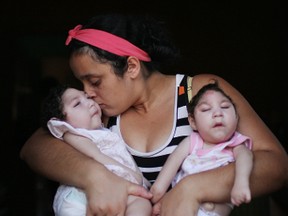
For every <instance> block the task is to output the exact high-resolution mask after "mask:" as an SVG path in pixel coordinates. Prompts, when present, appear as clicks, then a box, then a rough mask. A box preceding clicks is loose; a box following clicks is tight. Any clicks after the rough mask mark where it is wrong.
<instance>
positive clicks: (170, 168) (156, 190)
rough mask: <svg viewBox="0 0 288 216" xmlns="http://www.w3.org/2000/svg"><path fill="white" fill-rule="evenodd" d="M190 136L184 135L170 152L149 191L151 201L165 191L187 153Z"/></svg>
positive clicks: (158, 198)
mask: <svg viewBox="0 0 288 216" xmlns="http://www.w3.org/2000/svg"><path fill="white" fill-rule="evenodd" d="M189 146H190V137H186V138H185V139H184V140H183V141H182V142H181V143H180V144H179V145H178V146H177V148H176V149H175V150H174V151H173V152H172V153H171V154H170V156H169V157H168V159H167V161H166V162H165V164H164V166H163V168H162V170H161V172H160V173H159V175H158V177H157V179H156V181H155V182H154V183H153V185H152V187H151V189H150V191H151V192H152V194H153V198H152V202H153V203H157V202H158V201H159V200H160V199H161V198H162V196H163V195H164V194H165V192H166V191H167V189H168V187H169V185H170V184H171V182H172V180H173V178H174V177H175V175H176V173H177V171H178V169H179V167H180V166H181V164H182V162H183V160H184V159H185V158H186V157H187V155H188V154H189Z"/></svg>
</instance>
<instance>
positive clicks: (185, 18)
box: [0, 0, 288, 216]
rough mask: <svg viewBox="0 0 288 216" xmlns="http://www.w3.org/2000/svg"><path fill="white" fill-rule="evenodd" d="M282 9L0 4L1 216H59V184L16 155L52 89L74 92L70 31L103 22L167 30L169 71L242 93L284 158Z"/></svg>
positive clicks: (258, 210)
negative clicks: (121, 16) (111, 16)
mask: <svg viewBox="0 0 288 216" xmlns="http://www.w3.org/2000/svg"><path fill="white" fill-rule="evenodd" d="M194 2H195V3H194ZM284 2H285V1H278V0H276V1H272V0H267V1H247V2H245V1H189V0H186V1H183V0H178V1H174V0H171V1H156V0H154V1H151V0H144V1H127V0H118V1H116V0H106V1H97V0H93V1H92V0H82V1H68V0H65V1H63V0H62V1H61V0H58V1H51V0H50V1H36V0H30V1H25V0H22V1H20V0H17V1H9V2H8V1H5V2H1V4H0V52H1V58H0V59H1V60H0V70H1V75H0V76H1V79H0V82H1V83H0V86H1V91H0V92H1V93H0V94H1V105H0V107H1V109H0V110H1V112H0V113H1V130H0V131H1V145H0V146H1V149H0V150H1V155H0V158H1V163H0V164H1V170H0V171H1V177H0V180H1V182H0V184H1V186H0V199H1V200H0V216H2V215H13V216H14V215H15V216H16V215H19V216H20V215H21V216H22V215H23V216H24V215H25V216H27V215H31V216H36V215H37V216H42V215H43V216H44V215H45V216H46V215H53V213H52V211H51V200H52V197H53V193H54V191H55V188H56V186H57V184H56V183H54V182H51V181H49V180H47V179H45V178H43V177H41V176H39V175H37V174H35V173H34V172H33V171H31V170H30V169H29V167H27V165H26V164H25V163H24V162H23V161H22V160H20V158H19V151H20V149H21V147H22V145H23V144H24V142H25V141H26V140H27V138H28V137H29V136H30V135H31V134H32V133H33V131H34V130H35V129H36V128H38V126H39V120H38V118H39V107H40V103H41V100H42V98H43V96H44V95H45V93H46V92H47V89H48V88H49V87H50V86H51V85H53V84H54V82H55V81H58V82H66V81H67V80H68V81H71V82H74V80H73V77H72V76H71V73H70V70H69V66H68V63H67V53H66V51H67V50H66V48H65V46H64V42H65V39H66V36H67V32H68V30H69V29H71V28H73V27H74V26H75V25H77V24H80V23H83V22H85V21H86V20H87V19H88V18H90V17H91V16H93V15H96V14H97V13H99V12H101V13H102V12H105V11H107V12H121V13H135V14H138V13H141V14H143V13H147V14H151V15H153V16H154V17H156V18H158V19H160V20H163V21H164V22H166V24H167V27H168V29H169V30H170V32H171V36H172V38H173V39H174V40H175V43H176V44H177V45H178V46H179V47H180V49H181V51H182V54H183V59H182V61H181V62H180V63H178V64H177V65H176V67H175V68H170V69H171V71H173V72H177V73H188V74H190V75H195V74H199V73H214V74H217V75H220V76H222V77H224V78H225V79H226V80H228V81H229V82H230V83H232V84H233V85H234V86H235V87H236V88H237V89H239V90H240V91H241V92H242V94H243V95H244V96H245V97H246V98H247V99H248V100H249V102H250V103H251V105H252V106H253V107H254V108H255V110H256V111H257V112H258V114H259V115H260V116H261V117H262V118H263V119H264V120H265V122H266V123H267V124H268V126H269V127H270V128H271V129H272V130H273V131H274V133H275V134H276V135H277V136H278V138H279V139H280V140H281V141H282V144H283V146H284V147H285V148H287V125H286V122H287V120H288V118H287V107H288V106H287V101H288V98H287V95H286V93H287V90H286V86H287V84H286V83H287V81H286V78H284V77H286V76H287V50H288V30H287V26H288V25H287V7H286V5H285V4H284ZM279 194H280V195H279ZM286 195H287V193H286V194H284V195H283V193H277V194H273V196H272V197H273V199H274V200H276V201H277V200H278V202H277V203H280V204H281V203H282V202H283V203H284V202H285V201H284V200H286V203H284V205H283V206H286V207H285V208H286V209H287V198H288V197H287V196H286ZM270 198H271V197H264V198H259V199H255V201H253V202H252V204H249V205H244V207H242V208H240V210H238V212H237V211H234V212H233V214H234V215H237V214H241V215H267V216H268V215H269V216H272V215H275V216H276V213H273V214H272V213H271V214H270V212H271V208H270V205H269V204H271V200H270ZM247 209H248V210H247ZM239 212H240V213H239ZM272 212H276V210H275V211H272ZM286 213H287V212H286ZM277 216H278V215H277Z"/></svg>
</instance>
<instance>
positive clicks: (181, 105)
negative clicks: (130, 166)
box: [108, 74, 192, 184]
mask: <svg viewBox="0 0 288 216" xmlns="http://www.w3.org/2000/svg"><path fill="white" fill-rule="evenodd" d="M175 92H177V93H176V94H175V97H174V100H175V103H174V104H175V107H174V123H173V128H172V131H171V133H170V136H169V137H168V139H167V141H166V142H165V143H164V145H163V146H162V147H160V148H159V149H156V150H155V151H153V152H145V153H143V152H139V151H136V150H134V149H132V148H131V147H129V146H128V145H127V148H128V150H129V151H130V153H131V154H132V156H133V158H134V160H135V161H136V163H137V165H138V167H139V169H140V170H141V171H142V173H143V175H144V177H145V178H146V179H147V180H148V181H149V182H150V183H151V184H153V183H154V181H155V179H156V178H157V176H158V174H159V172H160V171H161V169H162V167H163V165H164V163H165V161H166V160H167V158H168V156H169V155H170V154H171V153H172V152H173V151H174V149H175V148H176V147H177V145H178V144H179V143H180V142H181V141H182V140H183V139H184V138H185V137H186V136H189V135H190V134H191V132H192V129H191V127H190V125H189V122H188V113H187V109H186V104H187V102H188V95H187V76H186V75H182V74H177V75H176V86H175ZM119 121H120V116H117V117H111V118H110V119H109V122H108V128H109V129H110V130H111V131H113V132H116V133H117V134H118V135H119V136H120V137H122V136H121V134H120V130H119Z"/></svg>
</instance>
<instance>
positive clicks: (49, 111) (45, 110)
mask: <svg viewBox="0 0 288 216" xmlns="http://www.w3.org/2000/svg"><path fill="white" fill-rule="evenodd" d="M68 88H69V86H67V85H57V86H55V87H52V88H51V89H50V91H49V93H48V95H47V96H46V98H45V99H44V100H43V103H42V107H41V117H40V124H41V127H42V128H44V129H48V128H47V122H48V121H49V120H50V119H51V118H57V119H60V120H64V119H65V115H64V113H63V103H62V95H63V94H64V92H65V91H66V90H67V89H68Z"/></svg>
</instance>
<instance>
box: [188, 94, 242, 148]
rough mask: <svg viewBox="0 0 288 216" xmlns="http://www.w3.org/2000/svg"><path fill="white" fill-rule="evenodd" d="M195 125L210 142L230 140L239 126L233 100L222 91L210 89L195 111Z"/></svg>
mask: <svg viewBox="0 0 288 216" xmlns="http://www.w3.org/2000/svg"><path fill="white" fill-rule="evenodd" d="M194 120H195V127H196V128H194V129H197V130H198V132H199V134H200V135H201V137H202V138H203V139H204V140H205V141H206V142H208V143H215V144H216V143H219V142H224V141H226V140H228V139H229V138H230V137H231V136H232V134H233V133H234V131H235V130H236V128H237V123H238V116H237V113H236V110H235V107H234V106H233V104H232V102H231V101H230V100H229V99H228V98H226V97H225V96H224V95H223V94H222V93H220V92H217V91H212V90H208V91H207V92H205V93H204V94H203V96H202V98H201V99H200V100H199V103H198V105H197V106H196V107H195V111H194Z"/></svg>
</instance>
